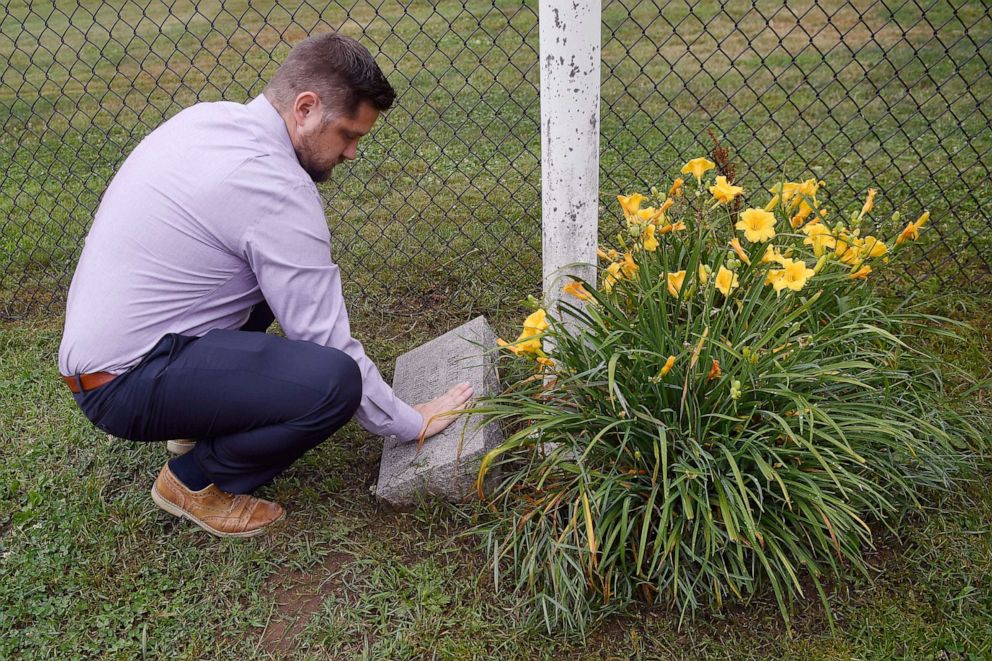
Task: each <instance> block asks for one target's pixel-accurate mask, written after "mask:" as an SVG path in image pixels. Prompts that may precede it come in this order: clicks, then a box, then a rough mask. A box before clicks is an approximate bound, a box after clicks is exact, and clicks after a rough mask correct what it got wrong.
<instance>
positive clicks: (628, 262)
mask: <svg viewBox="0 0 992 661" xmlns="http://www.w3.org/2000/svg"><path fill="white" fill-rule="evenodd" d="M621 268H623V274H624V275H625V276H627V277H628V278H633V277H634V276H635V275H637V270H638V269H639V268H641V267H640V266H638V265H637V262H635V261H634V255H633V254H632V253H629V252H628V253H625V254H624V256H623V265H622V267H621Z"/></svg>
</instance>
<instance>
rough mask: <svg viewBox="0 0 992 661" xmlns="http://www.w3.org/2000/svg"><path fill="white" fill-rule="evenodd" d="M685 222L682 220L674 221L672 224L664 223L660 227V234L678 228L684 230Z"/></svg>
mask: <svg viewBox="0 0 992 661" xmlns="http://www.w3.org/2000/svg"><path fill="white" fill-rule="evenodd" d="M684 229H685V223H684V222H682V221H681V220H680V221H679V222H677V223H672V224H670V225H662V226H661V227H659V228H658V234H668V233H669V232H675V231H677V230H684Z"/></svg>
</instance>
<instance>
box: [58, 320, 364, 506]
mask: <svg viewBox="0 0 992 661" xmlns="http://www.w3.org/2000/svg"><path fill="white" fill-rule="evenodd" d="M271 321H272V313H271V312H270V311H269V309H268V306H267V305H265V304H261V305H259V306H256V308H255V310H254V311H253V312H252V315H251V318H250V319H249V320H248V323H246V324H245V326H244V327H243V328H242V329H241V330H237V331H229V330H213V331H210V332H208V333H207V334H206V335H204V336H202V337H191V336H187V335H177V334H169V335H166V336H165V337H163V338H162V339H161V340H160V341H159V343H158V344H157V345H156V346H155V347H154V348H153V349H152V350H151V351H150V352H149V353H148V354H147V355H146V356H145V357H144V358H143V359H142V360H141V362H140V363H139V364H138V365H136V366H135V367H134V368H132V369H130V370H129V371H127V372H125V373H124V374H122V375H121V376H118V377H117V378H116V379H114V380H113V381H111V382H110V383H107V384H105V385H103V386H100V387H99V388H95V389H93V390H89V391H87V392H85V393H79V394H76V395H74V397H75V399H76V403H77V404H79V407H80V408H81V409H82V410H83V413H84V414H85V415H86V417H87V418H89V420H90V421H91V422H93V423H94V424H95V425H96V426H97V427H99V428H100V429H102V430H104V431H106V432H108V433H110V434H113V435H114V436H118V437H120V438H126V439H130V440H135V441H163V440H167V439H173V438H193V439H196V440H197V441H198V442H197V444H196V447H195V448H194V449H193V450H192V456H193V459H194V461H195V463H196V465H197V466H198V467H199V468H200V470H201V471H202V472H203V474H204V475H205V476H206V477H208V478H209V479H210V481H211V482H213V483H214V484H216V485H217V487H218V488H220V489H221V490H223V491H227V492H229V493H251V492H252V491H254V490H255V489H257V488H258V487H260V486H262V485H263V484H266V483H267V482H269V481H270V480H272V478H274V477H275V476H276V475H278V474H279V473H281V472H282V471H284V470H286V469H287V468H288V467H289V466H290V465H291V464H292V463H293V462H294V461H296V460H297V459H299V458H300V457H301V456H302V455H303V453H305V452H306V451H307V450H309V449H311V448H313V447H315V446H317V445H319V444H320V443H321V442H323V441H324V440H325V439H327V437H328V436H330V435H331V434H333V433H334V432H335V431H337V430H338V429H339V428H340V427H341V426H342V425H344V424H345V423H346V422H348V420H350V419H351V417H352V416H353V415H354V413H355V411H356V409H357V408H358V405H359V402H360V401H361V398H362V378H361V372H360V371H359V369H358V365H357V364H356V363H355V361H354V360H352V358H351V357H350V356H348V355H346V354H345V353H343V352H341V351H339V350H337V349H332V348H329V347H324V346H321V345H319V344H314V343H312V342H304V341H294V340H288V339H286V338H284V337H279V336H276V335H269V334H266V333H265V332H264V330H265V328H267V327H268V325H269V324H270V323H271ZM246 331H261V332H246Z"/></svg>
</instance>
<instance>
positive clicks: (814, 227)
mask: <svg viewBox="0 0 992 661" xmlns="http://www.w3.org/2000/svg"><path fill="white" fill-rule="evenodd" d="M803 233H804V234H805V235H806V238H805V239H803V243H805V244H806V245H808V246H813V254H814V255H816V256H817V257H820V256H822V255H823V253H824V252H825V251H826V250H827V249H831V250H832V249H833V248H835V247H836V246H837V240H836V239H835V238H834V235H833V233H832V232H831V231H830V228H829V227H827V226H826V225H824V224H823V223H821V222H819V221H814V222H812V223H809V224H808V225H806V226H804V227H803Z"/></svg>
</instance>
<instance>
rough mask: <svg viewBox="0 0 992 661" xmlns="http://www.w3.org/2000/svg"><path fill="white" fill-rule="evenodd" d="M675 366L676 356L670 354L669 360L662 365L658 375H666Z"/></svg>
mask: <svg viewBox="0 0 992 661" xmlns="http://www.w3.org/2000/svg"><path fill="white" fill-rule="evenodd" d="M674 366H675V356H669V357H668V360H666V361H665V364H664V365H662V366H661V371H660V372H658V376H659V377H661V376H665V375H666V374H668V373H669V372H671V371H672V367H674Z"/></svg>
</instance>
